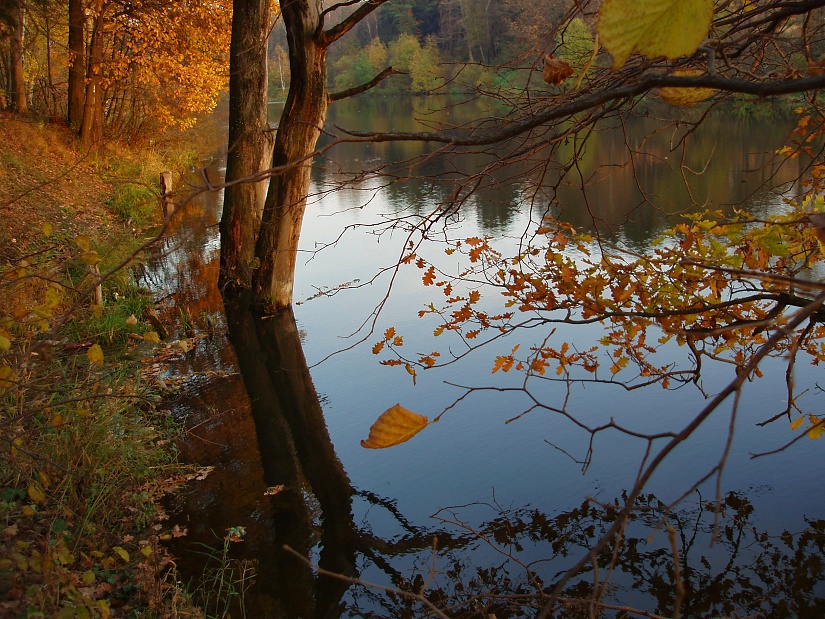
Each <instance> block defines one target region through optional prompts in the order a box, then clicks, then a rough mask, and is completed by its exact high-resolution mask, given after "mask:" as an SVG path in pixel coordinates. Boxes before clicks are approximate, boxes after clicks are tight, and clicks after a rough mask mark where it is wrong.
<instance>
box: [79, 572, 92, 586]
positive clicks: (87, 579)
mask: <svg viewBox="0 0 825 619" xmlns="http://www.w3.org/2000/svg"><path fill="white" fill-rule="evenodd" d="M82 578H83V584H84V585H91V584H92V583H93V582H94V581H95V573H94V572H92V571H91V570H89V571H86V572H83V576H82Z"/></svg>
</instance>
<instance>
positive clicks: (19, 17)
mask: <svg viewBox="0 0 825 619" xmlns="http://www.w3.org/2000/svg"><path fill="white" fill-rule="evenodd" d="M9 18H10V24H9V25H10V26H11V41H10V42H9V48H10V49H9V63H10V65H11V66H10V69H11V71H10V73H11V75H10V78H11V79H10V84H9V86H10V87H11V88H10V90H11V93H10V94H11V102H10V103H11V108H12V109H13V110H14V111H15V112H19V113H21V114H25V113H26V112H27V111H28V109H29V106H28V104H27V102H26V80H25V76H24V74H23V25H24V18H23V7H22V5H21V4H20V2H19V0H12V5H11V7H10V9H9Z"/></svg>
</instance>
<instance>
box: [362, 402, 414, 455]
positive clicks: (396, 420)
mask: <svg viewBox="0 0 825 619" xmlns="http://www.w3.org/2000/svg"><path fill="white" fill-rule="evenodd" d="M428 422H429V420H428V419H427V417H425V416H424V415H419V414H418V413H414V412H412V411H411V410H408V409H406V408H404V407H403V406H401V404H396V405H395V406H392V407H390V408H388V409H387V410H386V411H384V412H383V413H382V414H381V416H380V417H378V419H376V420H375V423H373V424H372V427H371V428H370V433H369V437H368V438H367V439H366V440H364V441H361V447H365V448H367V449H383V448H385V447H392V446H393V445H398V444H400V443H404V442H406V441H408V440H410V439H411V438H412V437H413V436H415V435H416V434H418V433H419V432H421V430H423V429H424V428H425V427H427V423H428Z"/></svg>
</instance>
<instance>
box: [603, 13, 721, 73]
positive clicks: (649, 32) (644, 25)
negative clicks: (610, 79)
mask: <svg viewBox="0 0 825 619" xmlns="http://www.w3.org/2000/svg"><path fill="white" fill-rule="evenodd" d="M712 19H713V0H605V2H604V4H602V6H601V8H600V9H599V22H598V24H597V25H596V30H597V32H598V33H599V37H600V39H601V42H602V45H604V47H605V49H607V51H608V52H610V54H611V55H612V56H613V68H614V69H619V68H621V67H622V65H624V63H625V60H627V57H628V56H630V54H632V53H633V52H639V53H640V54H644V55H645V56H647V57H648V58H658V57H660V56H664V57H665V58H668V59H671V60H672V59H674V58H678V57H679V56H689V55H690V54H692V53H693V52H695V51H696V50H697V48H698V47H699V46H700V45H701V44H702V41H704V40H705V37H706V36H707V34H708V30H710V22H711V20H712Z"/></svg>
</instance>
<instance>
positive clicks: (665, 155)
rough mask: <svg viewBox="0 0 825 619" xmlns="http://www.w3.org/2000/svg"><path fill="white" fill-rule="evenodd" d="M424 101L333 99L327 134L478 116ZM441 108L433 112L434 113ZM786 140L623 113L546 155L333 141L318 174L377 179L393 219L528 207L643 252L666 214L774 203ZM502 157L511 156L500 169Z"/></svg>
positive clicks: (739, 126) (786, 165) (771, 131)
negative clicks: (444, 152) (443, 151)
mask: <svg viewBox="0 0 825 619" xmlns="http://www.w3.org/2000/svg"><path fill="white" fill-rule="evenodd" d="M429 99H432V100H429ZM429 99H425V100H424V103H422V102H420V101H419V100H418V99H415V98H414V99H411V100H407V99H403V100H400V101H399V100H397V99H391V100H385V99H378V98H372V99H369V100H365V101H355V100H352V101H341V102H338V103H337V104H336V107H335V108H334V110H333V111H331V114H330V122H329V124H328V129H329V131H330V132H331V133H333V134H334V133H335V132H336V129H335V126H336V125H339V124H340V125H341V126H344V127H347V128H349V129H356V128H357V129H359V130H363V131H368V132H373V131H374V132H381V131H411V132H414V131H421V130H423V129H424V128H425V127H426V126H436V127H438V128H440V129H442V130H449V127H457V126H461V125H462V124H463V123H464V122H466V121H469V120H470V119H472V118H478V117H479V113H480V112H479V109H478V108H479V106H480V105H481V103H480V102H479V101H472V102H468V103H466V104H458V105H456V104H455V102H452V103H453V105H450V103H451V101H450V100H449V99H445V98H429ZM425 104H426V109H424V108H421V109H418V107H420V106H422V105H425ZM417 106H418V107H417ZM439 106H443V110H442V111H441V112H433V111H432V110H434V109H437V108H438V107H439ZM562 129H563V127H562ZM694 129H695V131H694ZM787 132H788V128H787V127H785V125H784V123H782V122H776V123H766V124H764V125H760V128H759V131H753V127H751V126H748V125H747V124H745V123H742V122H738V121H734V120H732V119H731V118H727V117H724V116H722V115H717V116H715V117H711V118H709V119H705V121H704V122H703V123H702V124H701V125H700V126H699V127H698V129H697V128H696V127H694V126H693V125H692V124H690V123H689V122H685V121H672V120H662V119H654V118H648V117H632V116H627V117H623V118H617V119H614V120H612V121H610V122H609V123H607V122H605V123H602V124H601V125H599V126H597V127H596V128H595V129H594V130H593V131H589V132H586V133H584V132H583V133H581V134H571V135H565V134H563V131H560V134H559V136H557V137H556V138H554V139H553V140H551V142H552V143H553V149H554V150H553V151H552V153H550V151H549V147H548V146H547V145H544V146H540V145H538V146H535V147H534V146H533V145H532V144H530V143H528V142H522V143H519V144H517V145H512V146H510V147H508V148H511V149H512V152H511V151H508V152H507V153H504V152H501V151H500V149H501V148H503V147H502V146H496V147H495V148H481V149H478V150H467V151H466V152H461V153H453V154H451V155H450V156H449V157H443V156H435V157H434V156H432V154H433V152H435V150H437V147H436V146H434V145H432V144H425V143H417V142H380V143H371V144H357V143H342V144H338V145H336V146H335V147H334V148H333V149H331V150H329V151H327V152H325V154H324V171H316V178H317V179H318V180H319V181H323V182H328V183H329V182H331V183H336V182H337V181H339V180H343V179H354V178H356V177H357V178H359V179H363V178H366V177H368V176H370V175H375V174H378V175H379V177H380V175H383V177H381V178H382V180H378V181H376V180H373V183H376V182H377V183H378V184H382V185H383V184H386V189H385V190H384V191H385V197H386V199H387V202H388V204H389V205H390V207H391V208H392V209H393V211H394V212H396V211H397V212H401V211H407V210H409V212H412V213H415V214H417V215H420V216H427V215H430V214H432V213H433V212H434V211H436V210H437V209H438V208H440V205H448V204H449V208H448V209H447V211H445V212H449V213H454V212H455V211H457V210H458V211H460V212H461V213H462V215H463V216H464V217H469V218H473V219H476V218H477V219H478V222H479V225H480V226H481V228H482V229H483V230H484V231H485V232H492V233H495V232H497V231H500V230H502V229H506V228H507V227H508V226H509V225H511V224H512V223H513V222H514V220H515V215H516V213H517V212H525V211H527V210H528V209H530V210H532V213H533V215H534V219H536V220H538V219H540V218H541V217H542V216H543V215H544V214H545V212H547V211H548V209H552V214H553V215H558V216H559V218H560V220H561V221H564V222H566V223H570V224H571V225H573V226H574V228H576V229H577V230H580V231H591V232H592V231H595V230H598V231H599V232H601V233H603V234H608V235H616V234H619V233H620V231H621V234H622V236H623V238H625V239H626V240H627V241H628V242H630V243H631V244H632V245H633V246H634V247H640V246H646V245H647V244H649V242H650V240H651V239H652V238H654V237H655V236H657V235H658V233H659V232H661V231H662V230H664V229H666V228H668V227H670V226H672V225H674V223H676V222H675V220H674V219H673V216H674V215H675V214H679V213H682V212H695V211H697V210H701V209H702V208H705V207H710V208H724V209H728V212H730V207H731V205H742V204H744V205H745V206H747V207H753V208H759V206H760V205H762V204H764V203H765V202H769V203H773V202H776V201H777V200H778V199H777V198H776V196H773V195H772V194H771V190H772V188H773V187H777V186H781V185H783V184H786V183H789V182H791V181H793V180H794V179H796V178H798V177H799V172H800V170H799V166H800V165H801V164H800V162H799V160H790V159H787V158H786V159H783V160H781V161H779V160H777V159H776V158H775V157H774V153H775V151H776V149H777V148H779V147H780V146H781V145H782V143H783V141H784V138H785V137H786V135H787ZM686 136H687V137H686ZM556 142H558V144H556ZM505 154H506V155H508V156H509V157H511V159H510V160H508V162H507V165H506V166H504V165H499V163H500V160H501V158H502V157H503V156H504V155H505ZM513 158H515V161H514V160H513ZM322 184H323V183H322Z"/></svg>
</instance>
